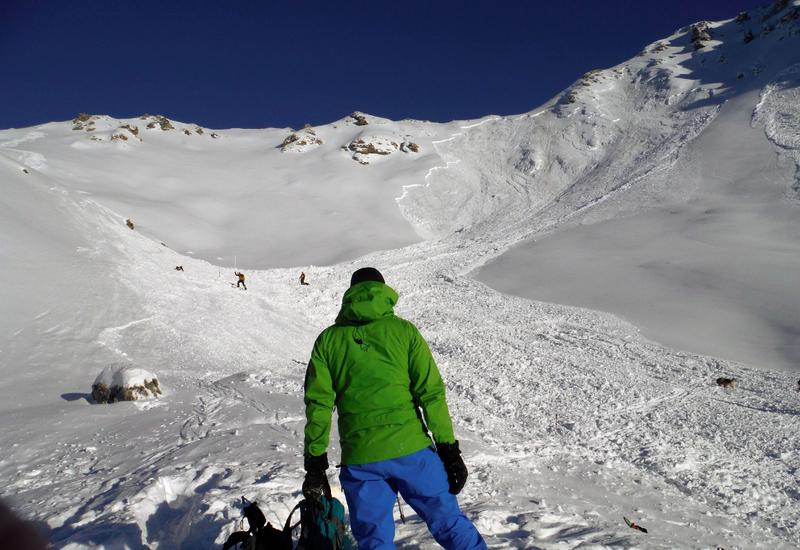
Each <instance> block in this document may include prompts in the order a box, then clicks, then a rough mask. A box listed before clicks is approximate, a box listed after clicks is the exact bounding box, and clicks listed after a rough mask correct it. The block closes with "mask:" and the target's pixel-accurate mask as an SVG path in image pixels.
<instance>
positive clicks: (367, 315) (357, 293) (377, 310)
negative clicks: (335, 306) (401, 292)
mask: <svg viewBox="0 0 800 550" xmlns="http://www.w3.org/2000/svg"><path fill="white" fill-rule="evenodd" d="M397 300H398V296H397V292H395V291H394V289H392V287H390V286H389V285H386V284H384V283H378V282H376V281H365V282H363V283H358V284H356V285H353V286H351V287H350V288H349V289H347V292H345V293H344V296H342V308H341V309H340V310H339V315H337V316H336V324H337V325H363V324H366V323H370V322H372V321H375V320H376V319H381V318H383V317H389V316H391V315H394V306H395V304H396V303H397Z"/></svg>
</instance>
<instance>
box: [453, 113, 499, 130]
mask: <svg viewBox="0 0 800 550" xmlns="http://www.w3.org/2000/svg"><path fill="white" fill-rule="evenodd" d="M500 118H501V117H499V116H496V117H492V118H487V119H484V120H481V121H479V122H476V123H475V124H467V125H466V126H461V127H460V128H461V129H462V130H469V129H470V128H476V127H478V126H482V125H483V124H486V123H487V122H494V121H495V120H500Z"/></svg>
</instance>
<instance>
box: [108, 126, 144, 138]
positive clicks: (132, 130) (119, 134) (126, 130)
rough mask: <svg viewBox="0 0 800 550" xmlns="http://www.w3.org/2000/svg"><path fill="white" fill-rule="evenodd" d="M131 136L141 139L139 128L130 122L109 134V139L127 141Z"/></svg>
mask: <svg viewBox="0 0 800 550" xmlns="http://www.w3.org/2000/svg"><path fill="white" fill-rule="evenodd" d="M132 138H135V139H138V140H139V141H142V139H141V138H140V137H139V128H138V127H137V126H133V125H131V124H123V125H122V126H120V127H119V128H117V129H116V130H114V133H112V134H111V141H128V139H132Z"/></svg>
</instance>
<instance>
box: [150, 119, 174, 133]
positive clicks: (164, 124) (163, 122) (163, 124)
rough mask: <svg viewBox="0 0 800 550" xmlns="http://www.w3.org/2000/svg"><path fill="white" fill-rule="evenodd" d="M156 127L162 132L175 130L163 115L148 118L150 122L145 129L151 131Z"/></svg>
mask: <svg viewBox="0 0 800 550" xmlns="http://www.w3.org/2000/svg"><path fill="white" fill-rule="evenodd" d="M156 126H158V127H159V128H161V129H162V130H164V131H166V130H174V129H175V127H174V126H173V125H172V123H171V122H170V120H169V119H168V118H167V117H165V116H164V115H155V116H152V117H150V122H148V123H147V128H148V129H150V130H152V129H153V128H155V127H156Z"/></svg>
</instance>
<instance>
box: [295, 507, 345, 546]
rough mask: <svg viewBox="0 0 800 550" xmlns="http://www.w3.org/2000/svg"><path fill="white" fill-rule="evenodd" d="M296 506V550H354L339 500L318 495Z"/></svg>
mask: <svg viewBox="0 0 800 550" xmlns="http://www.w3.org/2000/svg"><path fill="white" fill-rule="evenodd" d="M297 507H299V508H300V540H299V541H298V542H297V550H355V548H356V545H355V542H353V539H351V538H350V536H349V535H348V534H347V527H346V525H345V522H344V506H342V503H341V502H339V501H338V500H336V499H335V498H331V499H328V498H327V497H325V496H320V497H319V500H307V499H306V500H301V501H300V503H299V504H298V505H297V506H296V507H295V508H297ZM292 512H294V510H292ZM289 517H290V518H291V515H290V516H289Z"/></svg>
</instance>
